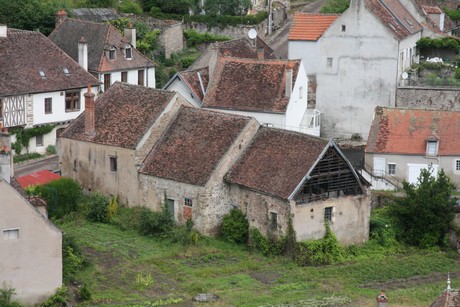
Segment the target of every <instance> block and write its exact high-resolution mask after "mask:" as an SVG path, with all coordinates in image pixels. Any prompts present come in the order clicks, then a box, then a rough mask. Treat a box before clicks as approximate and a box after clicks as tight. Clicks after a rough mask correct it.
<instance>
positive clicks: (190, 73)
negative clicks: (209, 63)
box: [178, 67, 209, 101]
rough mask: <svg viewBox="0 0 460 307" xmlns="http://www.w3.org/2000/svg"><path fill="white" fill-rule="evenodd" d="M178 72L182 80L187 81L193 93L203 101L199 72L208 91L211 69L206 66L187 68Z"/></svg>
mask: <svg viewBox="0 0 460 307" xmlns="http://www.w3.org/2000/svg"><path fill="white" fill-rule="evenodd" d="M178 74H179V75H180V77H181V78H182V80H184V82H186V83H187V86H188V87H189V88H190V89H191V90H192V92H193V94H194V95H195V96H196V97H198V99H200V101H203V98H204V95H203V90H202V88H201V84H200V78H199V77H198V74H200V76H201V81H202V82H203V83H202V85H203V88H204V90H205V92H206V89H207V87H208V82H209V69H208V68H207V67H206V68H201V69H196V70H186V71H182V72H179V73H178Z"/></svg>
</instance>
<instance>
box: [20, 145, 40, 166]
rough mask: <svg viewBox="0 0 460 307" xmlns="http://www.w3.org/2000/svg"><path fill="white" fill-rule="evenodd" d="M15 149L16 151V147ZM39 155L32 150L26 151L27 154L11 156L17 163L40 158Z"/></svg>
mask: <svg viewBox="0 0 460 307" xmlns="http://www.w3.org/2000/svg"><path fill="white" fill-rule="evenodd" d="M13 149H14V148H13ZM15 151H16V149H15ZM41 156H42V155H41V154H39V153H38V152H33V153H28V154H23V155H14V156H13V162H14V163H18V162H22V161H27V160H32V159H37V158H40V157H41Z"/></svg>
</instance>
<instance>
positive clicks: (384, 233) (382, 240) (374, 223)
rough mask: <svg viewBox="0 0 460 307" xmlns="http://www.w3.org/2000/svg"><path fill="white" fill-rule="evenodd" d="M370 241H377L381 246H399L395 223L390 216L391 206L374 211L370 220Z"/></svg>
mask: <svg viewBox="0 0 460 307" xmlns="http://www.w3.org/2000/svg"><path fill="white" fill-rule="evenodd" d="M369 238H370V240H375V241H376V242H378V243H379V244H380V245H381V246H386V247H390V246H394V245H396V244H397V241H396V231H395V228H394V221H393V219H392V218H391V216H390V212H389V206H387V207H384V208H381V209H374V210H373V212H372V215H371V220H370V230H369Z"/></svg>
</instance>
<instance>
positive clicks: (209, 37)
mask: <svg viewBox="0 0 460 307" xmlns="http://www.w3.org/2000/svg"><path fill="white" fill-rule="evenodd" d="M184 37H185V40H186V41H187V47H188V48H196V47H197V46H199V45H201V44H204V43H213V42H223V41H228V40H230V38H229V37H226V36H222V35H214V34H212V33H207V32H206V33H199V32H197V31H195V30H184Z"/></svg>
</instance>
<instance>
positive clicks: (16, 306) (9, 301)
mask: <svg viewBox="0 0 460 307" xmlns="http://www.w3.org/2000/svg"><path fill="white" fill-rule="evenodd" d="M15 294H16V290H15V289H14V288H13V286H12V285H11V284H8V283H7V282H6V281H4V282H3V288H0V306H2V307H20V306H22V305H21V304H20V303H17V302H13V296H14V295H15Z"/></svg>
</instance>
